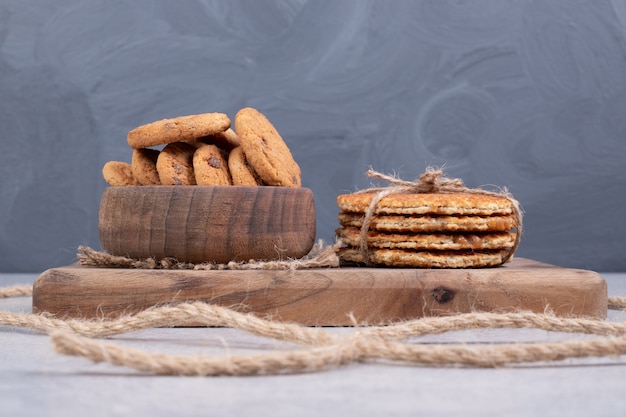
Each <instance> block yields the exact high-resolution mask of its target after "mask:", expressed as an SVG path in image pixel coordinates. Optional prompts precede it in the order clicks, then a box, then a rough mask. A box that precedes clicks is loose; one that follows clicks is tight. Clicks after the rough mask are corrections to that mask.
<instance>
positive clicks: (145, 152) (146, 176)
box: [131, 149, 161, 185]
mask: <svg viewBox="0 0 626 417" xmlns="http://www.w3.org/2000/svg"><path fill="white" fill-rule="evenodd" d="M158 157H159V151H158V150H156V149H133V156H132V160H131V169H132V173H133V177H135V179H136V180H137V182H138V183H139V184H141V185H158V184H160V183H161V182H160V180H159V173H158V172H157V167H156V161H157V158H158Z"/></svg>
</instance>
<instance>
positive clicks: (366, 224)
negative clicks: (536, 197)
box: [356, 167, 523, 264]
mask: <svg viewBox="0 0 626 417" xmlns="http://www.w3.org/2000/svg"><path fill="white" fill-rule="evenodd" d="M366 175H367V176H368V177H370V178H377V179H381V180H384V181H387V182H388V183H389V184H391V185H389V186H387V187H379V188H368V189H364V190H359V191H357V192H356V193H357V194H363V193H375V195H374V197H373V198H372V201H371V202H370V205H369V207H368V208H367V209H366V211H365V216H364V217H363V224H362V225H361V231H360V236H359V251H360V252H361V255H362V257H363V259H364V260H365V261H366V263H367V264H370V257H369V249H368V245H367V233H368V231H369V228H370V224H371V222H372V218H373V217H374V213H375V211H376V207H377V206H378V203H379V202H380V200H382V199H383V198H385V197H387V196H388V195H391V194H428V193H430V194H450V193H466V194H480V195H488V196H493V197H503V198H506V199H507V200H509V202H510V203H511V206H512V207H513V214H514V216H515V229H516V233H515V241H514V242H513V245H512V246H511V248H510V249H509V250H508V251H507V253H506V255H505V256H504V257H503V259H502V263H506V262H507V261H508V260H509V259H511V258H512V257H513V255H514V254H515V252H516V251H517V248H518V247H519V244H520V241H521V237H522V228H523V221H522V220H523V214H522V210H521V208H520V204H519V202H518V201H517V200H516V199H515V198H513V196H512V195H511V194H510V193H509V192H508V191H507V190H506V188H503V189H502V190H501V191H499V192H495V191H488V190H484V189H482V188H467V187H465V185H463V181H462V180H461V179H459V178H448V177H446V176H445V175H444V173H443V170H442V169H438V168H433V167H427V168H426V170H425V171H424V173H423V174H421V175H420V176H419V177H418V178H417V179H416V180H415V181H404V180H401V179H399V178H395V177H392V176H390V175H385V174H382V173H380V172H377V171H374V170H372V169H369V170H368V171H367V173H366Z"/></svg>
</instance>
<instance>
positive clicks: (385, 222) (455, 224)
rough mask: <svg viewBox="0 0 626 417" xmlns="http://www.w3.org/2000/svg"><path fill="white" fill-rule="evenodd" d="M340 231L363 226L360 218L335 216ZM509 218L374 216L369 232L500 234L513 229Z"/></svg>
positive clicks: (512, 220)
mask: <svg viewBox="0 0 626 417" xmlns="http://www.w3.org/2000/svg"><path fill="white" fill-rule="evenodd" d="M338 218H339V224H340V225H342V226H344V227H357V228H360V227H361V226H363V214H361V213H345V212H341V213H339V215H338ZM515 225H516V219H515V216H513V215H504V216H435V215H415V216H395V215H386V216H374V217H373V218H372V221H371V222H370V227H369V229H370V230H374V231H378V232H413V233H415V232H421V233H425V232H486V231H491V232H504V231H507V230H511V229H513V228H515Z"/></svg>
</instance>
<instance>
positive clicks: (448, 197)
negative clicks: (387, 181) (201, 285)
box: [337, 193, 514, 216]
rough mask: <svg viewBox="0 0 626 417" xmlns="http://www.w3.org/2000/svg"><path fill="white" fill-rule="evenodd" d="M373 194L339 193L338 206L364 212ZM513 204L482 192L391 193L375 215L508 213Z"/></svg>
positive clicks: (502, 198) (378, 206) (378, 207)
mask: <svg viewBox="0 0 626 417" xmlns="http://www.w3.org/2000/svg"><path fill="white" fill-rule="evenodd" d="M375 195H376V194H375V193H353V194H342V195H339V196H338V197H337V206H339V208H340V209H341V210H342V211H345V212H351V213H365V212H366V210H367V209H368V207H369V204H370V202H371V201H372V199H373V198H374V196H375ZM513 212H514V208H513V204H512V203H511V202H510V201H509V200H508V199H507V198H505V197H497V196H490V195H483V194H469V193H457V194H454V193H450V194H391V195H388V196H386V197H383V198H382V199H381V200H380V202H379V203H378V205H377V206H376V209H375V211H374V214H402V215H415V214H439V215H464V216H467V215H476V216H490V215H496V214H497V215H509V214H513Z"/></svg>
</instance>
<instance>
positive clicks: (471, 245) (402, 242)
mask: <svg viewBox="0 0 626 417" xmlns="http://www.w3.org/2000/svg"><path fill="white" fill-rule="evenodd" d="M336 235H337V237H339V238H340V239H341V240H342V242H343V243H345V244H346V245H347V246H354V247H358V246H359V245H360V241H361V230H360V229H357V228H354V227H344V228H340V229H337V230H336ZM366 240H367V246H368V247H370V248H389V249H415V250H445V251H449V250H473V251H478V250H484V249H509V248H511V247H512V246H513V243H514V242H515V233H509V232H500V233H498V232H495V233H481V234H476V233H454V234H441V233H433V234H430V233H418V234H400V233H378V232H372V231H369V232H367V238H366Z"/></svg>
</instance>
